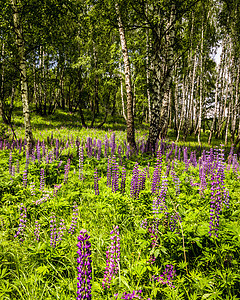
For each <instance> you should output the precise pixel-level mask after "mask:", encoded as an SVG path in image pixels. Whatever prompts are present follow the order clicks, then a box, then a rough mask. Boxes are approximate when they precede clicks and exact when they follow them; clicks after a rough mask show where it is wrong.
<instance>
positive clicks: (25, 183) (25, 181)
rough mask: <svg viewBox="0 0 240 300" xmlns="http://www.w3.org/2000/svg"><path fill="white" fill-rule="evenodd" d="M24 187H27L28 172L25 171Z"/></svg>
mask: <svg viewBox="0 0 240 300" xmlns="http://www.w3.org/2000/svg"><path fill="white" fill-rule="evenodd" d="M23 187H27V170H24V171H23Z"/></svg>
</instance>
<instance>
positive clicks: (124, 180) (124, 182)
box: [121, 166, 126, 194]
mask: <svg viewBox="0 0 240 300" xmlns="http://www.w3.org/2000/svg"><path fill="white" fill-rule="evenodd" d="M125 185H126V168H125V167H124V166H123V167H122V181H121V193H122V194H124V193H125Z"/></svg>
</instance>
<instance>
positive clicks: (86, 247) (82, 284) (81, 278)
mask: <svg viewBox="0 0 240 300" xmlns="http://www.w3.org/2000/svg"><path fill="white" fill-rule="evenodd" d="M89 238H90V236H89V235H88V234H87V231H86V230H85V229H82V230H81V231H80V234H79V236H78V240H79V243H78V244H77V246H78V248H79V249H78V251H77V254H78V258H77V263H78V264H79V266H78V267H77V270H78V277H77V279H78V283H77V300H82V299H87V300H91V299H92V294H91V288H92V286H91V279H92V276H91V274H92V266H91V264H92V259H91V243H90V242H89Z"/></svg>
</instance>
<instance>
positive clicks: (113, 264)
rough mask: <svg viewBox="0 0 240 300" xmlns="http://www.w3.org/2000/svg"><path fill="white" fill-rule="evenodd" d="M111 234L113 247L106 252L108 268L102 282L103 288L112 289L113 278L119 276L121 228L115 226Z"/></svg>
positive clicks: (109, 247)
mask: <svg viewBox="0 0 240 300" xmlns="http://www.w3.org/2000/svg"><path fill="white" fill-rule="evenodd" d="M110 234H111V237H110V239H111V245H110V246H108V247H107V251H106V268H105V272H104V278H103V282H102V286H103V288H104V289H105V288H110V284H111V281H112V279H113V278H115V276H116V275H117V274H118V271H119V264H120V237H119V227H118V226H113V230H112V231H111V232H110Z"/></svg>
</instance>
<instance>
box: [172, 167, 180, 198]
mask: <svg viewBox="0 0 240 300" xmlns="http://www.w3.org/2000/svg"><path fill="white" fill-rule="evenodd" d="M171 174H172V177H173V182H174V186H175V191H176V196H179V194H180V183H181V181H180V179H179V178H178V176H177V175H176V173H175V172H174V171H172V172H171Z"/></svg>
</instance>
